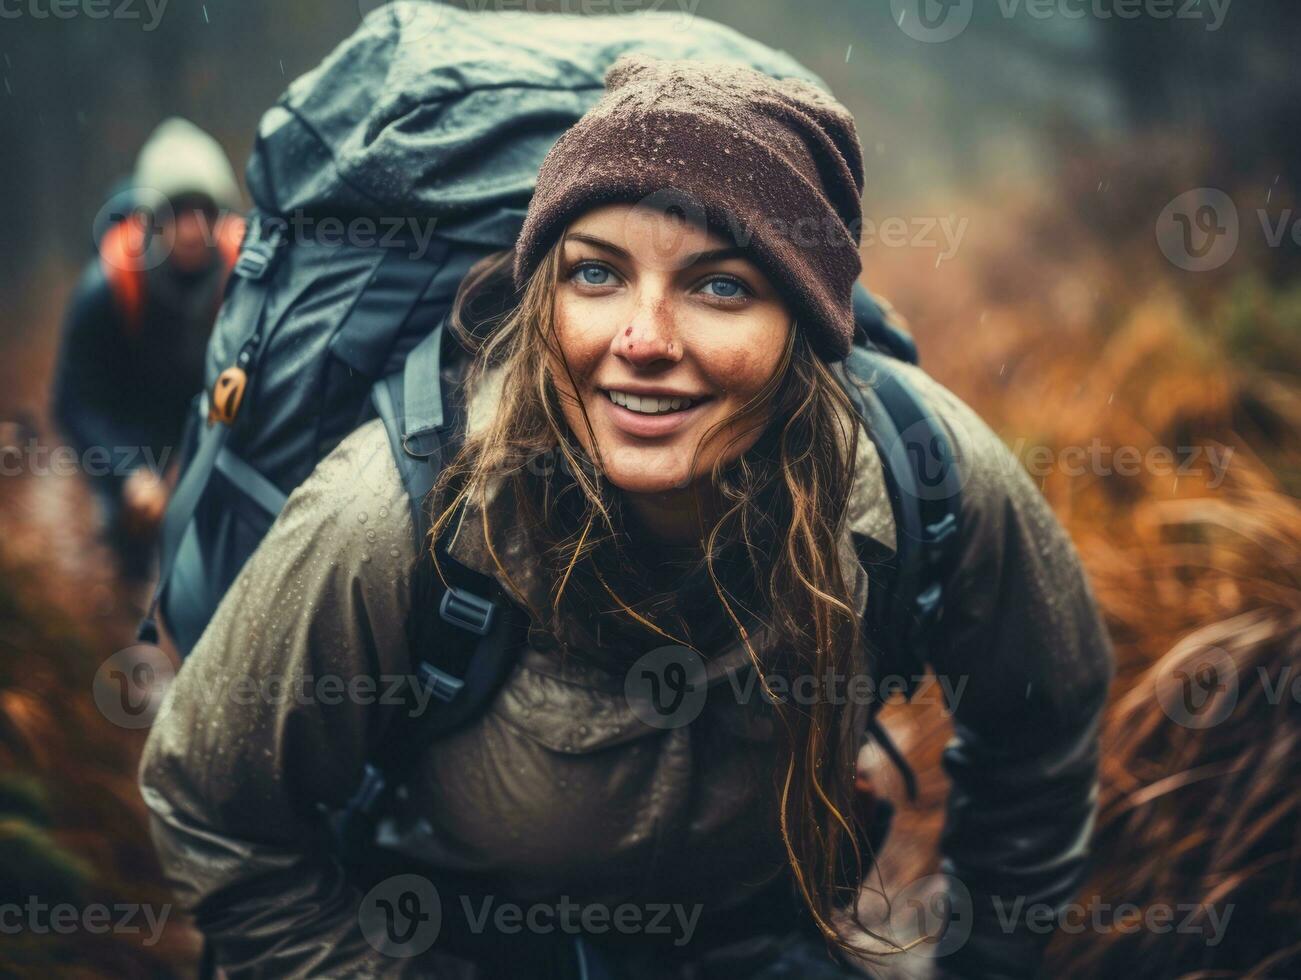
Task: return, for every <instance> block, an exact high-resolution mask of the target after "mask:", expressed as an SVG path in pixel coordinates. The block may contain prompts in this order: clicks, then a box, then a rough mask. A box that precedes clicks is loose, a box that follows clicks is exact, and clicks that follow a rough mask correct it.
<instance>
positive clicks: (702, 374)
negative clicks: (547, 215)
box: [553, 204, 792, 494]
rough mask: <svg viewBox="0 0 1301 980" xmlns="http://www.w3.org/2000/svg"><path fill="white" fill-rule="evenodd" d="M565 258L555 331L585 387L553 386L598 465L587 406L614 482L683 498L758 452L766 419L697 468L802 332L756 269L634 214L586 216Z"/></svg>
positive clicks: (617, 208) (721, 443)
mask: <svg viewBox="0 0 1301 980" xmlns="http://www.w3.org/2000/svg"><path fill="white" fill-rule="evenodd" d="M561 250H562V253H561V265H560V281H559V283H558V284H557V287H556V295H555V319H556V330H557V333H558V338H559V344H560V349H561V351H562V352H563V354H564V357H565V360H566V362H567V363H568V365H569V370H570V372H571V373H572V375H573V379H574V382H575V385H574V386H571V385H570V382H569V378H568V377H567V376H566V374H565V371H564V368H563V367H562V366H559V365H553V377H554V378H555V383H556V388H557V390H558V392H559V393H560V397H561V404H562V406H563V409H564V413H565V420H566V421H567V422H568V424H569V427H570V429H572V430H573V432H574V433H575V434H576V436H577V437H578V439H579V441H580V442H581V443H582V445H583V447H584V449H585V450H586V451H587V452H588V453H589V454H592V453H593V447H592V446H591V445H590V438H589V436H588V433H587V428H586V426H585V425H584V424H583V419H582V414H581V412H580V411H579V408H578V403H577V401H576V399H575V395H577V397H578V398H581V399H582V401H583V404H584V405H585V406H586V408H587V414H588V416H589V418H590V419H591V423H592V429H593V430H594V432H595V434H596V440H597V443H598V445H599V451H600V457H601V459H602V461H603V463H604V467H605V475H606V477H607V478H608V479H609V480H610V482H611V483H613V484H614V485H615V486H616V487H618V488H619V489H621V490H624V491H626V492H628V493H644V494H654V493H663V492H664V491H667V490H673V489H681V488H685V487H687V486H688V485H689V484H690V483H692V482H693V481H695V480H697V479H699V478H701V477H702V476H705V475H707V474H708V473H709V471H710V468H711V467H712V466H713V464H714V462H715V461H716V460H717V459H718V458H719V457H720V456H722V457H723V461H724V462H725V463H726V462H729V461H731V460H732V459H735V458H736V457H738V456H740V455H741V454H742V453H744V452H745V451H746V450H747V449H749V448H750V446H752V445H753V444H754V443H755V441H756V440H757V439H758V437H759V434H760V432H761V431H762V429H763V423H764V422H765V421H766V419H765V418H764V417H760V418H759V419H757V420H756V419H755V418H754V417H753V416H752V417H751V418H750V419H749V420H742V421H740V422H733V423H731V424H730V425H729V426H728V427H727V428H726V429H724V430H722V431H721V432H719V433H716V434H715V436H714V437H713V438H711V439H710V443H709V445H708V446H707V447H706V448H705V450H704V451H703V452H702V453H701V456H700V458H699V460H698V462H697V464H696V468H695V470H694V471H691V470H690V466H691V460H692V455H693V453H694V451H695V449H696V446H697V444H698V443H699V442H700V440H701V437H702V436H703V435H704V433H705V431H706V430H707V429H709V428H710V426H712V425H713V424H714V423H716V422H718V421H719V420H721V419H723V418H726V417H727V416H729V415H732V414H733V413H734V412H736V411H737V410H738V409H739V408H740V407H741V406H742V405H744V404H745V403H746V402H747V401H749V400H750V399H751V398H752V397H753V396H754V395H755V394H756V393H757V392H758V391H759V390H760V389H762V388H763V386H764V385H765V383H767V382H768V380H769V379H770V378H771V377H772V376H773V374H774V373H775V371H776V370H777V366H778V364H779V362H780V360H781V356H782V352H783V350H784V349H785V346H786V343H787V338H788V336H789V333H790V330H791V329H792V325H791V318H790V314H789V313H788V311H787V309H786V306H785V304H784V303H783V302H782V300H781V299H780V298H779V297H778V295H777V292H776V290H775V289H774V288H773V286H772V284H771V283H770V282H769V281H768V279H767V278H766V277H765V276H764V275H763V274H762V273H761V272H760V271H759V270H758V268H757V267H756V266H755V265H754V264H753V263H752V262H750V261H749V260H748V259H746V258H744V257H743V256H742V255H741V254H740V253H739V250H737V249H733V248H730V247H729V244H728V242H726V241H724V240H723V239H721V238H720V237H718V236H717V235H715V234H713V233H712V232H710V231H708V230H705V229H702V228H699V227H697V226H696V225H693V224H689V223H687V222H685V221H683V220H681V219H680V218H676V217H673V216H672V215H668V214H665V213H663V212H662V211H660V210H657V209H651V208H645V207H639V206H636V205H631V204H611V205H606V206H603V207H600V208H598V209H595V210H592V211H590V212H588V213H587V214H585V215H584V216H583V217H581V218H579V219H578V220H577V221H575V222H573V223H572V224H571V225H570V226H569V230H568V232H567V233H566V236H565V239H564V241H563V243H562V244H561ZM746 429H748V430H749V431H746V433H745V435H744V437H743V438H741V439H740V440H738V441H737V442H736V443H734V444H732V445H730V446H728V445H727V444H728V442H729V440H730V438H731V437H732V435H733V434H734V433H736V432H741V431H745V430H746ZM724 447H726V452H724Z"/></svg>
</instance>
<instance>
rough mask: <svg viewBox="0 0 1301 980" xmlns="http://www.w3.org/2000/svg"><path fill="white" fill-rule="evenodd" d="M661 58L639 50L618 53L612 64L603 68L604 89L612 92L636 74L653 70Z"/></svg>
mask: <svg viewBox="0 0 1301 980" xmlns="http://www.w3.org/2000/svg"><path fill="white" fill-rule="evenodd" d="M662 60H663V59H661V58H652V57H650V56H649V55H645V54H641V53H640V52H636V51H631V52H626V53H624V54H621V55H619V57H618V58H616V59H615V60H614V64H612V65H610V67H609V68H607V69H606V70H605V90H606V91H607V92H613V91H614V90H615V89H617V88H619V87H621V86H623V85H626V84H627V83H628V82H630V81H631V80H632V79H634V78H636V77H637V76H638V75H642V74H645V73H646V72H651V71H654V70H655V68H656V66H657V65H658V64H660V63H661V62H662Z"/></svg>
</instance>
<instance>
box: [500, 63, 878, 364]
mask: <svg viewBox="0 0 1301 980" xmlns="http://www.w3.org/2000/svg"><path fill="white" fill-rule="evenodd" d="M605 87H606V92H605V95H604V96H603V97H602V98H601V100H600V101H599V102H598V103H597V104H596V105H594V106H593V107H592V108H591V109H590V110H588V112H587V114H586V115H584V116H583V118H582V119H580V120H579V121H578V122H577V123H575V124H574V126H573V127H571V128H570V129H569V130H568V131H567V132H566V133H565V134H564V135H563V136H562V137H561V138H560V139H559V140H558V141H557V142H556V144H555V146H554V147H552V149H551V152H550V153H548V154H547V157H546V159H545V160H544V161H543V162H542V168H541V169H540V170H539V172H538V183H537V190H536V191H535V192H534V194H533V200H532V202H531V204H530V205H529V211H528V216H527V217H526V218H525V221H524V228H523V230H522V231H521V232H520V237H519V240H518V242H517V243H516V246H515V250H516V253H515V270H514V271H515V283H516V286H517V287H520V288H523V286H524V283H525V282H526V281H527V279H528V277H529V276H530V275H531V274H532V273H533V271H534V270H535V269H536V268H537V266H538V263H540V262H541V261H542V258H543V256H544V255H545V254H546V253H547V250H548V249H549V248H550V247H551V246H552V245H553V244H554V243H555V241H556V239H557V238H559V237H560V235H561V234H562V233H563V232H564V229H565V228H566V226H567V225H568V224H569V223H570V222H571V221H573V220H574V219H575V218H577V217H579V216H580V215H581V214H583V213H584V212H586V211H589V210H591V209H592V208H594V207H596V206H598V205H602V204H610V203H616V202H618V203H627V204H643V205H647V206H653V207H659V208H662V209H667V210H670V211H673V212H675V213H677V214H678V215H679V216H680V217H684V218H687V219H688V220H692V221H695V222H697V223H700V224H702V225H704V226H707V227H708V228H710V229H711V230H713V231H715V232H716V233H718V234H721V235H722V236H723V237H724V238H727V239H730V240H732V241H733V242H734V243H735V244H737V245H740V246H742V247H744V248H746V249H747V252H748V254H749V255H750V256H751V258H752V259H753V261H754V262H755V264H756V265H757V266H758V267H759V268H760V269H761V270H762V271H763V273H764V274H765V275H766V276H768V278H769V279H770V280H771V281H772V283H773V285H774V287H775V288H776V289H777V290H778V291H779V292H780V293H781V294H782V296H783V298H784V299H785V301H786V302H787V304H788V305H789V306H790V307H791V311H792V313H793V315H794V316H795V318H796V321H797V323H798V324H799V327H798V328H800V329H804V330H807V331H808V333H809V337H810V340H811V342H812V344H813V348H814V350H816V351H817V352H818V355H819V356H820V357H822V358H823V360H826V361H838V360H841V359H843V358H844V357H845V356H846V355H847V354H848V353H849V347H850V344H851V342H852V339H853V331H854V313H853V301H852V291H853V286H854V282H855V281H856V280H857V279H858V276H859V273H860V272H861V271H862V261H861V259H860V257H859V252H858V247H859V236H860V233H861V226H862V215H863V212H862V204H861V201H860V198H861V195H862V193H863V154H862V150H861V148H860V147H859V144H858V133H857V131H856V130H855V128H854V120H853V117H852V116H851V115H850V114H849V111H848V110H847V109H846V108H845V107H844V106H843V105H841V104H840V103H839V102H838V101H836V100H835V99H834V98H833V97H832V96H830V95H828V94H827V93H826V92H824V91H823V90H822V89H820V88H818V87H817V86H815V85H813V84H811V83H809V82H804V81H801V80H797V79H783V80H778V79H774V78H771V77H769V76H768V75H765V74H763V73H762V72H758V71H755V70H753V69H750V68H745V67H741V66H735V65H729V64H720V63H712V62H701V61H665V60H660V59H655V58H650V57H647V56H645V55H639V54H625V55H623V56H622V57H620V58H619V59H618V60H617V61H616V62H615V63H614V64H613V65H611V66H610V68H609V70H608V71H607V72H606V75H605Z"/></svg>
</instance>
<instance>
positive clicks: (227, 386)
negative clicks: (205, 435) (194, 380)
mask: <svg viewBox="0 0 1301 980" xmlns="http://www.w3.org/2000/svg"><path fill="white" fill-rule="evenodd" d="M247 384H248V375H247V374H245V373H244V369H243V368H241V367H228V368H226V370H224V371H222V372H221V374H220V375H218V376H217V381H216V383H215V384H214V385H213V386H212V397H211V398H209V399H208V424H209V425H212V424H213V423H214V422H221V423H223V424H225V425H230V424H231V423H232V422H234V421H235V416H236V415H238V414H239V406H240V403H241V402H243V401H244V387H245V386H246V385H247Z"/></svg>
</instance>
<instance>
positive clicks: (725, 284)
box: [705, 276, 750, 299]
mask: <svg viewBox="0 0 1301 980" xmlns="http://www.w3.org/2000/svg"><path fill="white" fill-rule="evenodd" d="M705 286H706V287H708V286H717V287H720V288H719V290H718V291H717V292H715V293H713V295H714V296H715V297H717V298H718V299H737V298H739V297H741V296H743V295H749V292H750V291H749V290H748V289H746V288H745V284H744V283H743V282H741V281H740V280H739V279H732V278H730V277H726V276H718V277H716V278H714V279H710V280H709V282H707V283H705Z"/></svg>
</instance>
